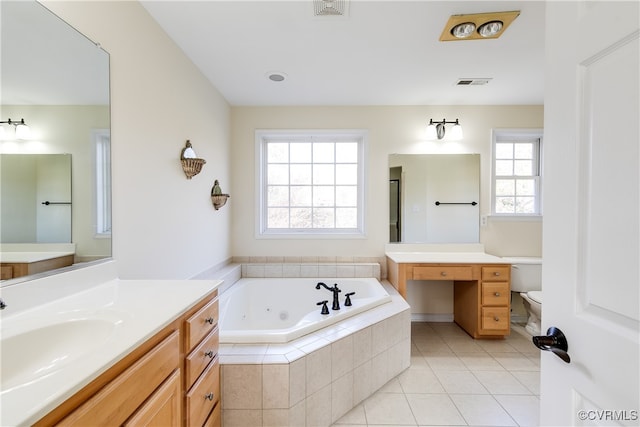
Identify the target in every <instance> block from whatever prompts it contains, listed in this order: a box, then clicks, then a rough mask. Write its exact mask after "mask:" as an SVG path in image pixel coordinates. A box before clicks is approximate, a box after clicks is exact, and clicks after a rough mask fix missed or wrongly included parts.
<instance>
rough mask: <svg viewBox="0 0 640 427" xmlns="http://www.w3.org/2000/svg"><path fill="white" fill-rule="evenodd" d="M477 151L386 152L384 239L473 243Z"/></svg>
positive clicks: (476, 217) (475, 234)
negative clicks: (386, 223)
mask: <svg viewBox="0 0 640 427" xmlns="http://www.w3.org/2000/svg"><path fill="white" fill-rule="evenodd" d="M479 197H480V155H479V154H391V155H390V156H389V241H390V242H391V243H478V242H479V241H480V216H479V215H480V206H479Z"/></svg>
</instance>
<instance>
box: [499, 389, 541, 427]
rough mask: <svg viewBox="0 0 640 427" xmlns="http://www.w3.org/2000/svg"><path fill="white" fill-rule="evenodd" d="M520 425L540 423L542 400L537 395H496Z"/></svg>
mask: <svg viewBox="0 0 640 427" xmlns="http://www.w3.org/2000/svg"><path fill="white" fill-rule="evenodd" d="M494 397H495V398H496V400H497V401H498V402H499V403H500V405H502V407H503V408H504V409H505V410H506V411H507V412H508V413H509V415H511V417H512V418H513V419H514V420H516V422H517V423H518V425H519V426H522V427H524V426H526V427H534V426H538V425H540V416H539V414H540V400H539V399H538V398H537V397H535V396H494Z"/></svg>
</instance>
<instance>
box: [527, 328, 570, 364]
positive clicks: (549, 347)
mask: <svg viewBox="0 0 640 427" xmlns="http://www.w3.org/2000/svg"><path fill="white" fill-rule="evenodd" d="M532 340H533V344H534V345H535V346H536V347H538V348H539V349H540V350H545V351H550V352H552V353H553V354H555V355H556V356H558V357H559V358H560V359H562V360H564V361H565V362H566V363H570V362H571V358H570V357H569V353H567V350H568V349H569V345H568V344H567V337H565V336H564V334H563V333H562V331H561V330H560V329H558V328H556V327H554V326H552V327H550V328H549V329H547V335H545V336H537V337H533V338H532Z"/></svg>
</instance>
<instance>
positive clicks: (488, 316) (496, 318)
mask: <svg viewBox="0 0 640 427" xmlns="http://www.w3.org/2000/svg"><path fill="white" fill-rule="evenodd" d="M477 268H478V269H479V270H480V271H479V273H480V274H479V275H477V277H478V280H474V281H469V282H454V289H453V293H454V297H453V298H454V305H453V317H454V319H455V322H456V323H457V324H458V325H460V326H461V327H462V328H463V329H464V330H466V331H467V333H469V335H471V336H472V337H474V338H502V337H504V336H506V335H509V333H510V311H511V307H510V302H511V286H510V275H511V267H510V266H509V265H505V266H478V267H477Z"/></svg>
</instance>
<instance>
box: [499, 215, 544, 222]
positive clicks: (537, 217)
mask: <svg viewBox="0 0 640 427" xmlns="http://www.w3.org/2000/svg"><path fill="white" fill-rule="evenodd" d="M487 218H489V220H491V221H505V222H506V221H522V222H542V215H496V214H493V215H487Z"/></svg>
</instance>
